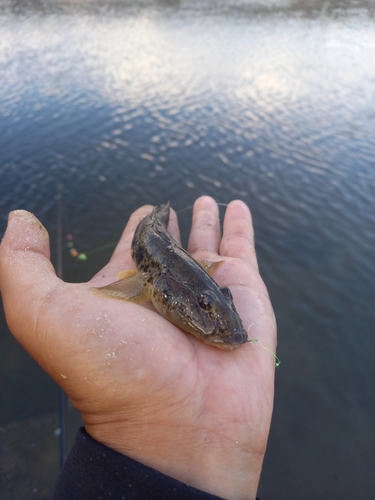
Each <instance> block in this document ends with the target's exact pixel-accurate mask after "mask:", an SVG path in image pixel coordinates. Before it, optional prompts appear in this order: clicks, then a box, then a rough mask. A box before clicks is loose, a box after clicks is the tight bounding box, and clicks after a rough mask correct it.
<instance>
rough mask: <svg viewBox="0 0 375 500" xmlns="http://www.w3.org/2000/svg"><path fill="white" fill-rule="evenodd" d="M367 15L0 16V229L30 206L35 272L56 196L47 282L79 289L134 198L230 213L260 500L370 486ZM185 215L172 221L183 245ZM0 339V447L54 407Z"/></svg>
mask: <svg viewBox="0 0 375 500" xmlns="http://www.w3.org/2000/svg"><path fill="white" fill-rule="evenodd" d="M302 4H303V5H302ZM371 9H372V7H371V3H370V2H369V3H368V5H367V3H366V2H362V3H359V2H356V4H355V6H351V4H350V3H349V2H321V3H319V2H315V3H314V2H311V3H304V2H300V3H298V2H297V3H296V2H290V1H289V2H287V1H284V2H283V1H279V2H276V1H275V2H267V1H263V2H258V3H257V4H253V3H252V2H240V1H237V2H234V1H233V2H224V1H222V2H215V3H213V2H194V1H189V2H184V1H181V2H178V1H176V2H173V1H170V2H167V1H165V2H161V1H160V2H141V3H139V2H137V3H133V2H124V3H122V2H121V3H120V2H118V3H117V2H115V1H114V0H112V1H110V2H106V3H105V5H104V4H101V3H100V2H76V3H74V4H72V3H69V2H65V3H64V2H59V1H55V2H52V1H51V2H44V1H41V0H39V1H36V0H35V1H34V2H24V1H17V2H16V1H10V2H8V3H4V4H2V6H1V8H0V30H1V33H2V36H1V39H0V72H1V75H2V82H1V86H0V132H1V133H0V233H1V234H2V233H3V231H4V229H5V227H6V219H7V214H8V212H9V211H10V210H13V209H16V208H25V209H27V210H30V211H32V212H34V213H35V214H36V215H37V216H38V217H39V218H40V219H41V221H42V222H43V223H44V224H45V225H46V227H47V228H48V229H49V231H50V232H51V242H52V254H53V258H55V254H56V252H55V248H56V238H55V234H56V221H57V201H56V194H57V186H58V184H59V183H60V182H61V183H63V185H64V192H63V205H64V234H72V235H73V240H74V244H75V246H76V248H77V249H78V251H79V252H85V253H86V254H87V255H88V260H87V261H86V262H83V261H78V260H77V259H73V258H72V257H70V255H69V253H68V250H67V249H66V248H65V246H64V276H65V279H66V280H67V281H83V280H86V279H88V278H90V277H91V276H92V275H93V274H95V273H96V272H97V271H98V270H99V269H100V267H101V266H102V265H103V264H104V263H105V262H106V260H107V259H108V257H109V256H110V253H111V249H107V250H105V251H102V252H93V251H94V250H96V249H97V248H98V247H100V246H102V245H106V244H107V243H111V242H113V241H116V240H117V239H118V238H119V235H120V234H121V231H122V229H123V226H124V223H125V222H126V220H127V218H128V216H129V215H130V213H131V212H132V211H133V210H134V209H136V208H137V207H139V206H140V205H142V204H144V203H151V204H158V203H162V202H165V201H166V200H168V199H169V200H170V201H171V203H172V205H173V207H174V208H175V209H176V210H179V209H183V208H185V207H187V206H190V205H192V203H193V202H194V200H195V199H196V198H197V197H198V196H200V195H202V194H209V195H211V196H213V197H215V199H216V200H217V201H219V202H221V203H228V202H229V201H230V200H232V199H234V198H240V199H242V200H244V201H245V202H246V203H247V204H248V205H249V206H250V208H251V210H252V214H253V218H254V224H255V229H256V243H257V251H258V256H259V261H260V267H261V272H262V276H263V277H264V280H265V281H266V284H267V286H268V288H269V291H270V294H271V299H272V302H273V305H274V307H275V311H276V315H277V319H278V326H279V348H278V354H279V356H280V358H281V360H282V364H281V366H280V368H278V369H277V374H276V399H275V412H274V417H273V423H272V428H271V434H270V441H269V447H268V452H267V455H266V460H265V465H264V470H263V475H262V480H261V485H260V491H259V495H260V497H261V498H267V499H273V498H274V499H283V498H285V499H289V500H291V499H300V498H304V499H309V498H311V499H316V498H330V499H340V500H345V499H351V498H359V499H367V498H371V496H372V494H373V491H374V489H375V476H374V474H373V467H374V463H375V462H374V459H375V434H374V415H375V402H374V401H375V399H374V380H375V368H374V362H373V359H374V357H375V356H374V355H375V342H374V327H375V318H374V311H373V309H374V303H375V302H374V299H375V291H374V278H375V265H374V257H373V254H374V248H375V245H374V244H375V237H374V220H375V196H374V191H375V165H374V158H375V133H374V132H375V65H374V64H373V61H374V56H375V38H374V32H375V31H374V30H375V25H374V17H373V14H374V11H373V10H371ZM190 216H191V213H190V212H189V211H185V212H182V213H181V215H180V220H181V224H182V229H183V236H184V239H185V241H186V237H187V234H188V230H189V223H190ZM0 327H1V336H0V343H1V353H2V362H1V364H0V377H1V378H0V380H1V382H0V383H1V392H0V398H1V402H0V425H1V426H3V427H2V429H3V431H4V432H3V435H4V436H6V435H7V429H8V433H9V435H10V433H11V431H10V430H9V429H11V427H8V426H11V425H13V426H14V425H15V423H16V424H17V425H21V424H22V423H24V433H26V434H27V429H29V428H30V427H28V426H29V422H30V419H35V418H36V419H38V418H40V419H43V418H46V417H45V415H49V414H51V413H56V411H57V396H56V388H55V386H54V384H53V383H52V382H51V381H50V380H49V379H48V377H47V376H46V375H45V374H44V373H43V372H42V371H41V370H40V368H39V367H38V366H37V365H36V364H35V363H34V362H33V361H32V360H31V359H30V358H29V357H28V355H27V354H25V353H24V352H23V351H22V349H21V348H20V347H19V346H18V345H17V344H16V343H15V341H14V340H13V339H12V337H11V336H10V334H9V332H8V331H7V329H6V326H5V322H4V319H1V325H0ZM33 422H35V420H33ZM12 429H13V427H12ZM12 435H13V434H12ZM20 439H22V437H21V435H20ZM50 446H53V447H55V448H54V449H55V454H56V463H57V462H58V458H57V457H58V446H57V442H56V440H55V442H53V440H52V442H51V444H50ZM4 467H5V465H4ZM41 467H42V465H41ZM12 481H13V482H15V478H14V476H12V475H10V479H7V487H8V486H9V484H11V483H12ZM28 487H29V486H28ZM9 498H11V497H9ZM12 498H16V496H15V494H14V492H13V497H12Z"/></svg>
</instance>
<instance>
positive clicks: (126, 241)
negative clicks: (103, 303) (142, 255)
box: [91, 205, 180, 285]
mask: <svg viewBox="0 0 375 500" xmlns="http://www.w3.org/2000/svg"><path fill="white" fill-rule="evenodd" d="M153 208H154V207H153V206H152V205H145V206H143V207H141V208H139V209H138V210H136V211H135V212H133V214H132V215H131V216H130V219H129V221H128V223H127V224H126V227H125V229H124V231H123V233H122V235H121V238H120V241H119V242H118V244H117V246H116V248H115V251H114V252H113V254H112V257H111V259H110V261H109V263H108V264H107V265H106V266H105V267H104V268H103V269H102V270H101V271H100V272H99V273H98V274H97V275H96V276H94V278H92V280H91V283H92V284H95V285H98V284H105V283H107V282H108V283H110V282H112V281H115V280H116V279H117V275H118V273H119V272H120V271H121V270H124V269H129V270H130V269H134V268H135V265H134V262H133V259H132V257H131V253H130V250H131V245H132V241H133V237H134V233H135V230H136V229H137V226H138V224H139V223H140V222H141V220H142V219H143V218H144V217H146V216H147V215H149V214H150V213H151V212H152V210H153ZM168 231H169V232H170V234H171V235H172V236H173V238H174V239H175V240H176V241H177V242H180V232H179V227H178V221H177V215H176V212H175V211H174V210H173V209H171V212H170V216H169V225H168Z"/></svg>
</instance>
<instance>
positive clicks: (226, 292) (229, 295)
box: [220, 286, 233, 300]
mask: <svg viewBox="0 0 375 500" xmlns="http://www.w3.org/2000/svg"><path fill="white" fill-rule="evenodd" d="M220 291H221V293H222V294H223V295H224V297H226V298H227V299H231V300H233V295H232V292H231V291H230V290H229V288H228V287H227V286H222V287H221V288H220Z"/></svg>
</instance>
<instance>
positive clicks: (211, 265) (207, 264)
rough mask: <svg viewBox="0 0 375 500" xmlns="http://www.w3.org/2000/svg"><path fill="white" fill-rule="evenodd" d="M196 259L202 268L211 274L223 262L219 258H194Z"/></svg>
mask: <svg viewBox="0 0 375 500" xmlns="http://www.w3.org/2000/svg"><path fill="white" fill-rule="evenodd" d="M196 261H197V262H198V264H200V265H201V266H202V267H203V269H204V270H205V271H206V273H208V274H212V273H213V272H214V271H215V269H217V268H218V267H219V266H220V264H222V263H223V262H224V261H223V260H219V261H218V262H211V261H209V260H199V259H196Z"/></svg>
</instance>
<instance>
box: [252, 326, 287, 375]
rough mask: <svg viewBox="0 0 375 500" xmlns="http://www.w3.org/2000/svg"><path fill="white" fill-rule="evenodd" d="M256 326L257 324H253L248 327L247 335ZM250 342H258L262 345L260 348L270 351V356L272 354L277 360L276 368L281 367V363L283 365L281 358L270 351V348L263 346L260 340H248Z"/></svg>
mask: <svg viewBox="0 0 375 500" xmlns="http://www.w3.org/2000/svg"><path fill="white" fill-rule="evenodd" d="M255 324H256V323H251V325H250V326H249V327H248V329H247V333H249V330H250V328H251V327H252V326H253V325H255ZM248 342H253V343H255V342H257V343H258V344H259V345H260V347H263V349H265V350H266V351H268V352H269V353H270V354H272V356H274V358H275V365H276V366H280V363H281V361H280V358H279V357H278V356H276V354H275V353H274V352H273V351H271V349H268V347H266V346H265V345H263V344H262V342H261V341H260V340H258V339H251V340H248Z"/></svg>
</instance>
